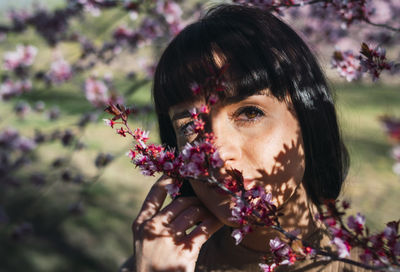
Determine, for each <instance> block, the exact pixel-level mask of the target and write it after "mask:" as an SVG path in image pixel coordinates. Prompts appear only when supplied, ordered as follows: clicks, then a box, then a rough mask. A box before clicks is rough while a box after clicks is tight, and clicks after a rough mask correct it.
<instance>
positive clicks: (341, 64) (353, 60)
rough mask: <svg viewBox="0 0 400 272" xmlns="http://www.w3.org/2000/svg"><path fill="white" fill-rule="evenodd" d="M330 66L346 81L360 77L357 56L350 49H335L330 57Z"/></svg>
mask: <svg viewBox="0 0 400 272" xmlns="http://www.w3.org/2000/svg"><path fill="white" fill-rule="evenodd" d="M331 67H332V68H334V69H336V70H337V71H338V72H339V75H340V76H341V77H344V78H346V80H347V81H349V82H350V81H353V80H357V79H359V78H360V77H361V74H362V73H361V66H360V60H359V58H358V57H357V56H356V55H355V54H354V53H353V52H352V51H350V50H347V51H335V52H334V53H333V57H332V59H331Z"/></svg>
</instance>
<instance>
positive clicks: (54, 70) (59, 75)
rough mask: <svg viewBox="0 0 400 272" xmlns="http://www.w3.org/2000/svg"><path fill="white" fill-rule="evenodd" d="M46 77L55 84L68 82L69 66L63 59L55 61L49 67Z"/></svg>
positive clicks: (70, 72) (70, 75)
mask: <svg viewBox="0 0 400 272" xmlns="http://www.w3.org/2000/svg"><path fill="white" fill-rule="evenodd" d="M48 77H49V78H50V80H51V81H52V82H54V83H56V84H59V83H62V82H65V81H67V80H69V79H70V78H71V77H72V68H71V65H70V64H69V63H68V62H67V61H66V60H65V59H63V58H58V59H56V60H55V61H54V62H53V63H52V64H51V66H50V71H49V73H48Z"/></svg>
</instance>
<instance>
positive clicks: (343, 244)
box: [332, 237, 351, 258]
mask: <svg viewBox="0 0 400 272" xmlns="http://www.w3.org/2000/svg"><path fill="white" fill-rule="evenodd" d="M332 243H333V244H334V245H336V247H337V250H338V253H339V258H346V257H349V256H350V249H351V246H350V245H349V243H348V242H347V241H344V240H342V239H340V238H339V237H335V238H333V240H332Z"/></svg>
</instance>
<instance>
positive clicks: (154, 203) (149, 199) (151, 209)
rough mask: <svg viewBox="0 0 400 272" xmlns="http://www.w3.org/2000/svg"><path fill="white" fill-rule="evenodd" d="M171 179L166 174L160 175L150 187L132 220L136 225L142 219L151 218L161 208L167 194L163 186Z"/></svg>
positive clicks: (140, 222)
mask: <svg viewBox="0 0 400 272" xmlns="http://www.w3.org/2000/svg"><path fill="white" fill-rule="evenodd" d="M172 182H173V180H172V179H171V178H169V177H167V176H162V177H161V178H160V179H159V180H157V181H156V182H155V183H154V185H153V186H152V187H151V189H150V192H149V193H148V194H147V196H146V199H145V200H144V202H143V205H142V208H141V209H140V212H139V214H138V216H137V218H136V220H135V222H134V224H136V225H140V224H142V223H143V222H144V221H146V220H149V219H151V218H152V217H153V216H154V215H155V214H156V213H157V212H158V211H159V210H160V208H161V206H162V204H163V203H164V200H165V197H166V196H167V190H166V189H165V186H166V185H168V184H171V183H172Z"/></svg>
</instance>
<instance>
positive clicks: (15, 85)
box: [0, 79, 32, 100]
mask: <svg viewBox="0 0 400 272" xmlns="http://www.w3.org/2000/svg"><path fill="white" fill-rule="evenodd" d="M31 89H32V83H31V81H30V80H29V79H24V80H16V81H13V80H11V79H7V80H5V81H4V82H2V83H1V84H0V100H7V99H10V98H12V97H14V96H18V95H21V94H23V93H26V92H29V91H30V90H31Z"/></svg>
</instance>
